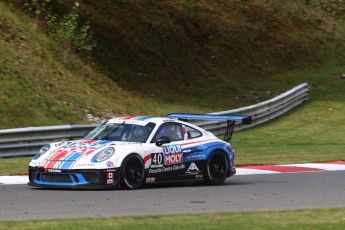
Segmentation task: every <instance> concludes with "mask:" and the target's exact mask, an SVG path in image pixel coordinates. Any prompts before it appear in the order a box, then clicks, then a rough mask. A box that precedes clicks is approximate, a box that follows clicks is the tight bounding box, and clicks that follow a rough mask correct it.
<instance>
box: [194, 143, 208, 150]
mask: <svg viewBox="0 0 345 230" xmlns="http://www.w3.org/2000/svg"><path fill="white" fill-rule="evenodd" d="M206 149H207V146H206V145H203V144H201V145H198V146H197V147H196V151H204V150H206Z"/></svg>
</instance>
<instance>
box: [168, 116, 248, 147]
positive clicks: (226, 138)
mask: <svg viewBox="0 0 345 230" xmlns="http://www.w3.org/2000/svg"><path fill="white" fill-rule="evenodd" d="M164 117H170V118H177V119H179V120H182V121H188V120H218V121H226V122H227V129H226V132H225V134H224V138H223V139H224V141H230V139H231V137H232V133H233V131H234V127H235V122H236V121H239V122H241V123H242V124H251V122H252V116H242V115H217V114H194V113H170V114H166V115H164Z"/></svg>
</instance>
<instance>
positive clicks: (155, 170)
mask: <svg viewBox="0 0 345 230" xmlns="http://www.w3.org/2000/svg"><path fill="white" fill-rule="evenodd" d="M185 168H186V165H184V164H181V165H174V166H169V167H162V168H157V169H150V170H149V173H150V174H154V173H163V172H170V171H175V170H181V169H185Z"/></svg>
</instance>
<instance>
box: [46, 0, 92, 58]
mask: <svg viewBox="0 0 345 230" xmlns="http://www.w3.org/2000/svg"><path fill="white" fill-rule="evenodd" d="M79 19H80V17H79V3H78V2H75V4H74V5H73V7H72V10H71V11H70V12H69V13H68V14H66V15H64V16H63V17H62V18H61V19H57V17H56V20H52V21H51V24H52V26H50V28H49V35H50V36H51V37H52V38H53V39H54V40H56V41H57V42H58V43H59V44H61V45H62V48H63V50H64V52H63V63H64V64H67V63H68V62H69V60H68V57H69V53H70V52H71V51H72V50H78V51H86V52H90V51H92V50H93V49H94V48H95V47H96V43H95V41H94V40H93V38H92V35H91V33H90V23H89V22H88V21H87V22H85V23H83V24H82V23H80V20H79Z"/></svg>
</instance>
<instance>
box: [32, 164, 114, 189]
mask: <svg viewBox="0 0 345 230" xmlns="http://www.w3.org/2000/svg"><path fill="white" fill-rule="evenodd" d="M118 172H119V169H118V168H113V169H81V170H55V169H44V168H38V167H29V183H28V184H29V185H30V186H35V187H44V188H71V189H78V188H80V189H89V188H91V189H105V188H117V187H119V176H118V175H119V173H118Z"/></svg>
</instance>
